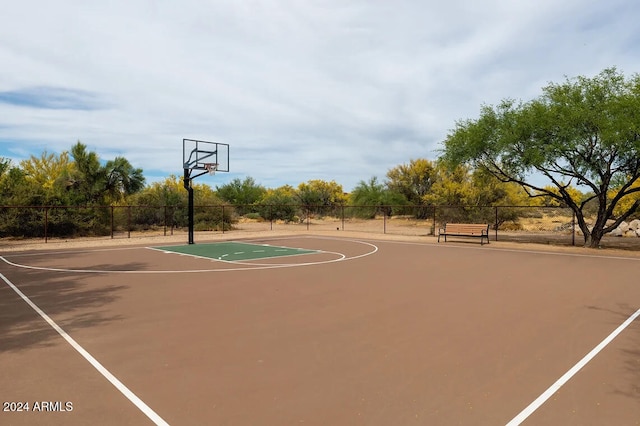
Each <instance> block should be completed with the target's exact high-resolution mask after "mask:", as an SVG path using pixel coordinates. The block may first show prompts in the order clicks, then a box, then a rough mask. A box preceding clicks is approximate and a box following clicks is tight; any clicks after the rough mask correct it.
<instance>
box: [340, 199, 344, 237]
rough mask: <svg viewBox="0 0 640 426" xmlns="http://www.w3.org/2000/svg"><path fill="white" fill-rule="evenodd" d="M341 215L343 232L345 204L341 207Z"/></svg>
mask: <svg viewBox="0 0 640 426" xmlns="http://www.w3.org/2000/svg"><path fill="white" fill-rule="evenodd" d="M340 215H341V216H342V230H343V231H344V204H342V205H341V206H340Z"/></svg>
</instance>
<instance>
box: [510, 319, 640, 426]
mask: <svg viewBox="0 0 640 426" xmlns="http://www.w3.org/2000/svg"><path fill="white" fill-rule="evenodd" d="M638 316H640V309H638V310H637V311H636V312H635V313H633V314H632V315H631V316H630V317H629V318H627V320H626V321H625V322H623V323H622V324H620V325H619V326H618V328H616V329H615V330H613V331H612V332H611V334H609V335H608V336H607V337H605V339H604V340H603V341H602V342H600V343H599V344H598V345H597V346H596V347H595V348H593V349H592V350H591V352H589V353H588V354H586V355H585V356H584V357H583V358H582V359H581V360H580V361H578V362H577V363H576V364H575V365H574V366H573V367H571V368H570V369H569V370H568V371H567V372H566V373H564V374H563V375H562V377H560V378H559V379H558V380H556V381H555V383H553V384H552V385H551V386H549V388H547V390H545V391H544V392H542V394H540V396H539V397H538V398H536V399H535V400H534V401H533V402H532V403H531V404H529V405H528V406H527V407H526V408H525V409H524V410H522V411H521V412H520V413H519V414H518V415H516V416H515V417H514V418H513V419H511V421H509V423H507V426H516V425H519V424H520V423H522V422H523V421H525V420H526V419H527V418H528V417H529V416H531V415H532V414H533V413H534V412H535V411H536V410H537V409H538V408H540V407H541V406H542V404H544V403H545V402H547V400H548V399H549V398H551V396H553V394H555V393H556V392H557V391H558V390H560V388H561V387H562V386H563V385H565V384H566V383H567V382H568V381H569V380H570V379H571V378H572V377H573V376H575V375H576V374H577V373H578V371H580V370H581V369H582V368H583V367H584V366H585V365H587V364H588V363H589V362H590V361H591V360H592V359H593V358H595V357H596V355H598V354H599V353H600V351H602V350H603V349H604V348H605V347H606V346H607V345H608V344H609V343H611V342H612V341H613V339H615V338H616V337H617V336H618V335H619V334H620V333H622V332H623V331H624V330H625V329H626V328H627V327H628V326H629V325H631V323H632V322H633V321H635V319H636V318H638Z"/></svg>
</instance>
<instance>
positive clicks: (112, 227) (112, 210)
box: [111, 206, 114, 240]
mask: <svg viewBox="0 0 640 426" xmlns="http://www.w3.org/2000/svg"><path fill="white" fill-rule="evenodd" d="M113 232H114V230H113V206H111V239H112V240H113Z"/></svg>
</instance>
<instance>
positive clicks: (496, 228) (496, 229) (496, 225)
mask: <svg viewBox="0 0 640 426" xmlns="http://www.w3.org/2000/svg"><path fill="white" fill-rule="evenodd" d="M494 229H495V231H496V241H498V206H496V224H495V228H494Z"/></svg>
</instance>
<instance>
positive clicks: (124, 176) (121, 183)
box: [104, 157, 145, 202]
mask: <svg viewBox="0 0 640 426" xmlns="http://www.w3.org/2000/svg"><path fill="white" fill-rule="evenodd" d="M104 175H105V178H104V179H105V181H104V183H105V188H104V190H105V193H106V196H107V198H108V199H109V200H110V201H111V202H118V201H121V200H122V199H124V198H125V197H126V196H128V195H132V194H135V193H136V192H139V191H141V190H142V189H143V188H144V181H145V179H144V176H143V175H142V169H139V168H138V169H135V168H133V166H132V165H131V163H129V161H128V160H127V159H126V158H124V157H116V158H115V159H113V160H110V161H107V163H106V164H105V165H104Z"/></svg>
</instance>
